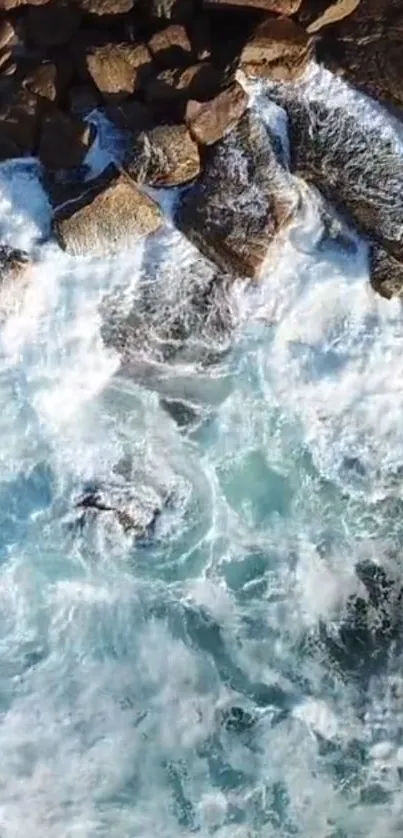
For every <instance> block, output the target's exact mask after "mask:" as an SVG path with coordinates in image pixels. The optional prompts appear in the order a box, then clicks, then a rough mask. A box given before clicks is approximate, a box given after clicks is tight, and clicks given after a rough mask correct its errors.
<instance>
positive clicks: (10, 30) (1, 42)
mask: <svg viewBox="0 0 403 838" xmlns="http://www.w3.org/2000/svg"><path fill="white" fill-rule="evenodd" d="M14 35H15V32H14V27H13V25H12V23H11V22H10V21H9V20H2V21H0V49H3V47H5V46H7V44H9V43H10V41H12V40H13V38H14Z"/></svg>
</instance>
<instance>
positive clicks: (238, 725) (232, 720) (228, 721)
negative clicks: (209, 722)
mask: <svg viewBox="0 0 403 838" xmlns="http://www.w3.org/2000/svg"><path fill="white" fill-rule="evenodd" d="M255 723H256V719H255V718H254V717H253V715H252V713H249V712H248V711H247V710H244V709H243V707H238V706H237V705H234V706H233V707H230V708H229V710H227V711H226V712H225V713H224V724H225V727H226V729H227V730H230V731H232V732H233V733H243V732H244V731H245V730H250V729H251V728H252V727H253V726H254V724H255Z"/></svg>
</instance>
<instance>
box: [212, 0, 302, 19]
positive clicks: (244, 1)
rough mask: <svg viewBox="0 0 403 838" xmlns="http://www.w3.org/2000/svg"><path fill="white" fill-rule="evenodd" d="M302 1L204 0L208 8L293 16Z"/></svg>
mask: <svg viewBox="0 0 403 838" xmlns="http://www.w3.org/2000/svg"><path fill="white" fill-rule="evenodd" d="M301 3H302V0H204V5H205V7H207V8H211V9H214V8H217V9H226V8H229V9H231V8H238V9H239V8H242V9H258V10H263V11H264V12H276V13H277V14H279V15H293V14H295V13H296V12H297V11H298V9H299V8H300V6H301Z"/></svg>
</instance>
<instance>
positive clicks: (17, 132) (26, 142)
mask: <svg viewBox="0 0 403 838" xmlns="http://www.w3.org/2000/svg"><path fill="white" fill-rule="evenodd" d="M41 111H42V105H41V103H40V101H39V99H38V97H37V96H35V94H33V93H31V92H30V91H28V90H19V91H18V92H14V93H13V94H11V95H10V96H8V97H7V99H6V100H5V101H4V102H3V103H2V105H1V107H0V141H1V145H2V149H3V153H4V151H5V150H6V149H7V147H9V148H10V149H11V148H14V149H15V150H16V151H17V152H18V154H13V156H20V155H24V154H33V153H35V150H36V145H37V136H38V127H39V120H40V116H41ZM3 159H4V158H3Z"/></svg>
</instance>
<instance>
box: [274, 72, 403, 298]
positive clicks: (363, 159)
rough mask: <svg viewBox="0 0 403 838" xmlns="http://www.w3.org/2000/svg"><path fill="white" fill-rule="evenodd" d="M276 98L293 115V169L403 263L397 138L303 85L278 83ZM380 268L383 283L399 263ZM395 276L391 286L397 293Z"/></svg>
mask: <svg viewBox="0 0 403 838" xmlns="http://www.w3.org/2000/svg"><path fill="white" fill-rule="evenodd" d="M271 95H272V96H273V98H275V100H276V101H277V103H278V104H280V105H282V106H283V107H285V109H286V111H287V114H288V119H289V127H290V142H291V165H292V169H293V170H294V171H295V172H297V173H298V174H299V175H301V176H302V177H303V178H304V179H305V180H307V181H308V182H310V183H313V184H315V186H317V187H318V188H319V189H320V191H321V192H322V193H323V194H324V195H325V197H326V198H327V199H329V200H330V201H331V202H332V203H333V204H334V205H336V206H337V207H339V208H340V209H341V210H344V211H345V212H346V213H347V214H348V215H349V217H350V218H351V219H352V220H353V222H355V224H356V226H357V227H358V229H359V230H361V232H363V233H364V234H366V235H367V236H368V237H369V238H370V239H371V240H373V241H374V242H375V243H376V244H377V245H378V246H379V247H380V248H382V249H383V250H384V251H386V253H387V254H389V255H390V256H392V257H394V259H395V260H398V261H399V262H403V197H402V196H403V157H402V155H401V152H400V150H399V148H398V147H397V145H396V143H395V142H394V141H393V135H390V136H388V135H385V132H384V131H383V128H382V127H379V123H377V122H376V120H374V123H373V124H372V125H371V124H369V123H368V121H365V123H363V120H362V117H361V116H360V113H355V112H354V110H353V108H352V106H351V103H350V105H349V106H346V107H343V105H342V104H339V105H337V104H335V102H334V101H332V100H329V101H326V100H325V99H324V98H321V99H315V98H314V97H312V96H310V97H309V98H308V97H306V96H305V95H304V93H303V91H302V90H301V89H300V88H299V86H298V85H295V86H291V85H290V86H286V85H284V86H283V85H279V86H278V87H277V88H275V89H274V90H273V91H272V94H271ZM376 264H377V272H378V274H379V275H380V274H381V271H382V275H383V279H382V282H380V284H384V283H385V270H390V266H391V265H392V264H393V265H395V263H394V262H393V263H389V268H388V267H387V264H386V263H385V258H384V257H382V256H379V257H378V256H377V257H376ZM382 266H383V267H382ZM395 268H396V266H395ZM393 273H394V280H393V283H391V286H390V287H392V286H393V287H394V288H395V289H396V269H394V270H393ZM385 288H386V286H385Z"/></svg>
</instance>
